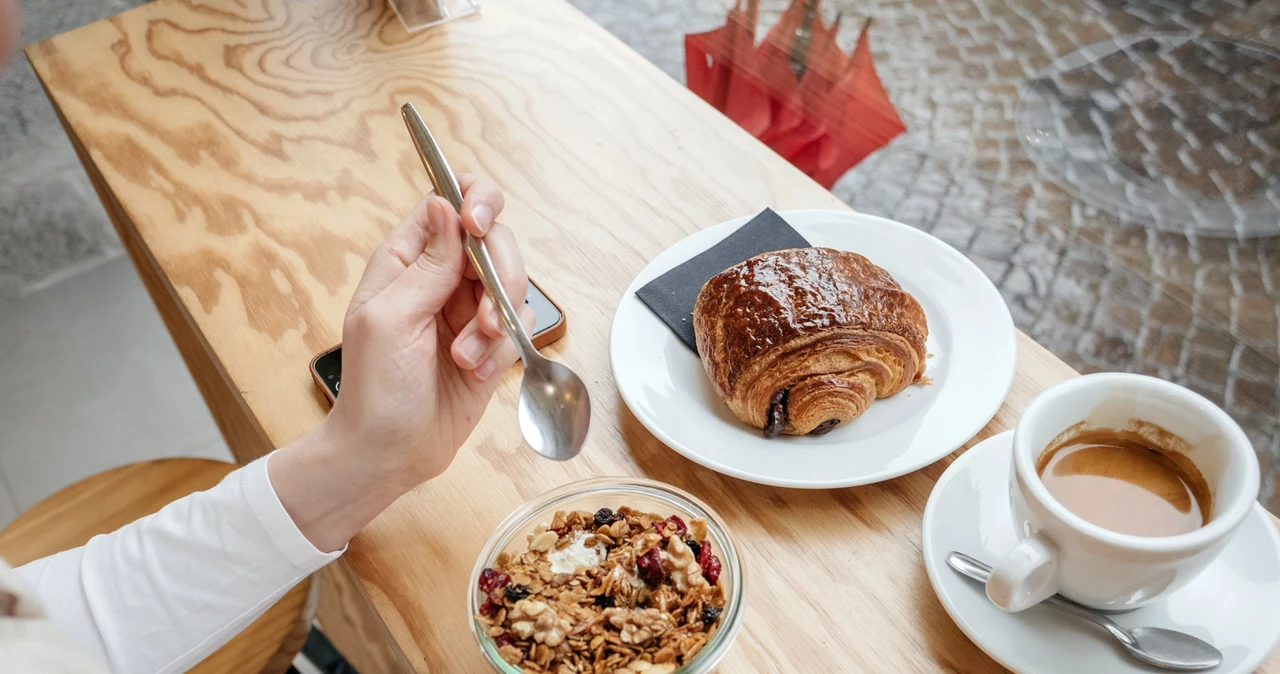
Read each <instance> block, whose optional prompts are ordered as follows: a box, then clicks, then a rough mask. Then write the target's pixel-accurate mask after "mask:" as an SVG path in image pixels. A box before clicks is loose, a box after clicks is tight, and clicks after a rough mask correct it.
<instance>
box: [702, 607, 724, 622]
mask: <svg viewBox="0 0 1280 674" xmlns="http://www.w3.org/2000/svg"><path fill="white" fill-rule="evenodd" d="M723 611H724V609H722V608H719V607H717V606H703V607H702V624H703V625H705V626H707V627H710V626H711V624H712V623H714V622H715V621H717V620H719V619H720V614H721V613H722V612H723Z"/></svg>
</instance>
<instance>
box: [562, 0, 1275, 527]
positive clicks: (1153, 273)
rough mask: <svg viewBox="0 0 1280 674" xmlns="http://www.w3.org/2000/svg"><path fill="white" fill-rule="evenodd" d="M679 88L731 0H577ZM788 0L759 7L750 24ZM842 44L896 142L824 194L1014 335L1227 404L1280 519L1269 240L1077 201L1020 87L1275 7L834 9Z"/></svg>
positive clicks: (1134, 0)
mask: <svg viewBox="0 0 1280 674" xmlns="http://www.w3.org/2000/svg"><path fill="white" fill-rule="evenodd" d="M571 1H572V2H573V3H574V4H575V5H576V6H577V7H579V8H580V9H581V10H582V11H584V12H585V13H586V14H587V15H588V16H590V17H592V18H593V19H595V20H596V21H598V22H599V23H601V24H602V25H603V26H604V27H605V28H607V29H608V30H610V31H611V32H613V33H614V34H615V35H617V36H618V37H619V38H621V39H622V40H624V41H625V42H627V43H628V44H630V45H631V46H632V47H633V48H635V49H637V50H638V51H640V52H641V53H642V54H644V55H645V56H646V57H648V58H649V59H650V60H651V61H652V62H653V63H654V64H656V65H657V66H658V67H660V68H662V69H663V70H664V71H666V72H667V73H669V74H670V75H671V76H672V77H675V78H677V79H679V80H681V81H683V78H684V73H683V70H684V58H683V49H684V47H683V41H682V38H683V34H684V33H690V32H698V31H701V30H708V29H710V28H712V27H715V26H717V25H720V24H721V23H722V22H723V18H724V14H725V12H726V11H727V9H728V7H729V3H728V2H724V1H723V0H722V1H719V2H716V1H707V0H699V1H698V2H692V3H690V2H687V0H630V1H629V2H620V1H619V0H571ZM785 4H786V1H785V0H763V2H762V8H763V11H762V18H761V24H762V25H761V27H762V28H764V29H767V27H768V26H770V25H772V23H774V22H776V19H777V16H778V13H779V12H780V11H781V9H782V7H783V6H785ZM824 5H825V7H824V8H823V10H824V14H825V16H826V18H827V20H828V21H830V20H831V19H832V18H833V14H834V12H835V11H840V12H843V13H844V14H845V21H844V22H843V28H842V31H841V35H840V38H841V42H842V44H843V45H844V46H845V47H846V49H848V48H849V47H851V46H852V42H853V40H854V39H855V38H856V31H857V29H858V27H859V26H860V25H861V23H862V18H864V17H871V18H873V19H874V23H873V25H872V29H871V41H872V51H873V53H874V54H875V58H876V64H877V70H878V72H879V74H880V77H881V79H882V81H883V82H884V84H885V86H886V88H887V89H888V91H889V94H890V96H891V98H892V99H893V101H894V103H895V105H896V106H897V107H898V110H899V112H900V113H901V115H902V118H903V120H904V122H906V125H907V129H908V132H907V133H906V134H904V135H902V136H900V137H898V138H897V139H895V140H894V141H893V142H892V143H891V144H890V145H889V146H887V147H886V148H884V149H883V150H881V151H879V152H877V153H876V154H874V155H872V156H871V157H869V158H868V159H867V160H866V161H864V162H863V163H862V164H860V165H859V166H857V167H855V168H854V169H853V170H852V171H850V172H849V173H848V174H847V175H845V176H844V177H843V178H842V179H841V180H840V181H839V182H838V183H837V184H836V186H835V188H834V190H833V191H834V192H835V193H836V194H837V195H838V196H840V197H841V198H842V199H843V200H845V201H846V202H848V203H849V204H851V205H853V206H854V207H855V208H857V209H858V210H860V211H864V212H868V213H874V214H878V215H884V216H887V217H891V218H894V219H897V220H900V221H902V222H906V223H908V224H912V225H915V226H917V227H920V228H922V229H925V230H928V231H930V232H932V233H933V234H934V235H936V236H938V237H939V238H941V239H943V240H944V241H947V242H948V243H951V244H952V245H954V246H956V247H957V248H959V249H960V250H962V251H964V252H965V253H966V254H968V255H969V257H970V258H971V259H973V260H974V262H976V263H977V264H978V265H979V266H980V267H981V268H982V269H983V271H985V272H986V273H987V275H988V276H990V277H991V279H992V280H993V281H995V282H996V284H997V285H998V286H999V287H1000V290H1001V292H1002V293H1003V294H1004V297H1005V299H1006V301H1007V302H1008V303H1009V307H1010V309H1011V310H1012V312H1013V316H1014V320H1015V322H1016V323H1017V325H1018V326H1019V327H1020V328H1022V329H1023V330H1025V331H1027V332H1028V333H1030V334H1031V336H1032V337H1034V338H1035V339H1036V340H1037V341H1039V342H1040V343H1041V344H1043V345H1045V346H1046V347H1047V348H1048V349H1049V350H1051V351H1052V352H1054V353H1055V354H1057V355H1058V356H1060V357H1061V358H1063V359H1064V360H1066V361H1067V362H1068V363H1070V364H1071V365H1072V366H1074V367H1076V368H1077V369H1079V370H1081V371H1083V372H1096V371H1104V370H1107V371H1127V372H1141V373H1145V374H1150V375H1154V376H1158V377H1162V378H1165V379H1169V380H1172V381H1176V382H1179V383H1181V384H1184V385H1186V386H1188V387H1190V388H1192V389H1194V390H1196V391H1199V392H1200V393H1202V394H1204V395H1205V396H1207V397H1208V398H1209V399H1211V400H1213V401H1214V402H1216V403H1218V404H1220V405H1222V406H1223V407H1224V408H1226V409H1227V410H1228V411H1229V412H1230V413H1231V415H1232V416H1233V417H1235V419H1236V420H1237V421H1239V422H1240V424H1241V425H1242V426H1243V427H1244V428H1245V430H1246V431H1247V433H1248V434H1249V436H1250V438H1252V440H1253V442H1254V446H1255V447H1256V448H1257V450H1258V453H1259V457H1260V460H1261V462H1262V466H1263V475H1264V482H1265V484H1264V487H1263V502H1264V504H1265V505H1267V507H1268V508H1269V509H1270V510H1271V511H1272V512H1276V513H1280V423H1278V421H1277V418H1278V416H1277V415H1278V411H1280V410H1278V405H1277V386H1278V385H1280V352H1278V350H1277V342H1278V339H1277V310H1278V309H1280V239H1276V238H1265V239H1257V240H1252V241H1237V240H1222V239H1208V238H1196V237H1188V236H1185V235H1182V234H1173V233H1165V232H1158V231H1154V230H1148V229H1143V228H1141V227H1139V226H1136V225H1135V224H1134V223H1131V222H1127V221H1125V220H1124V219H1123V218H1121V217H1118V216H1115V215H1111V214H1109V213H1106V212H1102V211H1099V210H1097V209H1096V208H1092V207H1090V206H1088V205H1086V204H1085V203H1084V202H1082V201H1080V200H1079V199H1077V198H1075V196H1073V193H1072V192H1070V191H1068V189H1067V188H1065V187H1063V186H1061V185H1059V184H1057V183H1055V182H1053V181H1052V180H1050V179H1048V178H1047V177H1046V176H1045V175H1043V174H1041V173H1040V172H1038V171H1037V169H1036V166H1035V164H1033V163H1032V161H1031V159H1030V158H1029V157H1028V156H1027V154H1026V152H1024V151H1023V149H1022V147H1021V145H1020V143H1019V140H1018V135H1017V128H1016V116H1017V113H1018V102H1019V88H1020V86H1021V85H1022V84H1023V83H1025V82H1027V81H1028V80H1030V79H1032V78H1034V77H1035V76H1036V75H1037V73H1040V72H1041V71H1042V70H1044V69H1045V68H1046V67H1048V66H1049V65H1050V64H1051V63H1052V62H1053V61H1054V60H1055V59H1057V58H1059V57H1062V56H1065V55H1067V54H1069V53H1071V52H1073V51H1076V50H1077V49H1079V48H1080V47H1082V46H1085V45H1089V44H1093V43H1097V42H1102V41H1105V40H1112V39H1115V38H1117V37H1120V36H1124V35H1133V34H1143V33H1152V32H1155V31H1170V30H1176V31H1197V32H1204V33H1206V34H1210V35H1215V36H1219V37H1223V38H1228V39H1245V40H1251V41H1255V42H1259V43H1262V44H1265V45H1272V46H1275V45H1277V44H1280V0H1259V1H1250V0H1196V1H1194V2H1187V1H1185V0H1090V2H1087V3H1054V2H1048V1H1046V0H860V1H859V2H853V1H852V0H835V1H834V2H833V0H828V1H827V2H826V3H824Z"/></svg>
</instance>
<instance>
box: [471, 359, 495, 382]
mask: <svg viewBox="0 0 1280 674" xmlns="http://www.w3.org/2000/svg"><path fill="white" fill-rule="evenodd" d="M497 369H498V364H497V363H495V362H493V359H492V358H490V359H489V360H486V361H485V362H484V364H482V365H481V366H480V367H478V368H476V379H479V380H480V381H488V380H489V377H492V376H493V373H494V371H495V370H497Z"/></svg>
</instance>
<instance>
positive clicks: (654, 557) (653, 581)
mask: <svg viewBox="0 0 1280 674" xmlns="http://www.w3.org/2000/svg"><path fill="white" fill-rule="evenodd" d="M636 569H638V570H639V571H640V577H641V578H643V579H644V580H645V582H647V583H649V584H650V585H658V584H659V583H661V582H662V581H663V579H664V578H666V577H667V572H666V571H665V570H664V569H663V568H662V554H661V553H659V552H658V549H657V548H649V551H648V552H646V553H644V554H643V555H640V556H639V557H638V558H636Z"/></svg>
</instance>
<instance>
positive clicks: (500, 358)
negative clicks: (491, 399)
mask: <svg viewBox="0 0 1280 674" xmlns="http://www.w3.org/2000/svg"><path fill="white" fill-rule="evenodd" d="M520 323H521V324H522V325H523V326H524V329H525V332H532V331H533V326H534V314H533V310H532V309H530V308H529V307H521V309H520ZM454 345H455V349H456V346H457V342H456V341H455V342H454ZM455 353H456V350H455ZM519 357H520V355H519V353H517V352H516V346H515V344H513V343H512V342H511V340H510V339H508V338H506V337H503V338H502V339H495V340H492V341H491V342H489V349H488V351H487V352H486V353H484V354H483V356H482V357H481V358H480V359H479V365H477V366H476V367H474V368H467V367H462V366H461V364H459V367H462V369H464V370H470V373H469V375H468V376H470V377H471V378H472V379H473V380H474V381H476V382H482V383H483V382H487V381H490V380H492V379H494V378H495V377H498V376H500V375H501V374H502V373H503V372H506V371H507V369H508V368H510V367H511V366H512V364H514V363H515V362H516V360H517V359H518V358H519ZM455 362H456V361H455Z"/></svg>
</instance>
